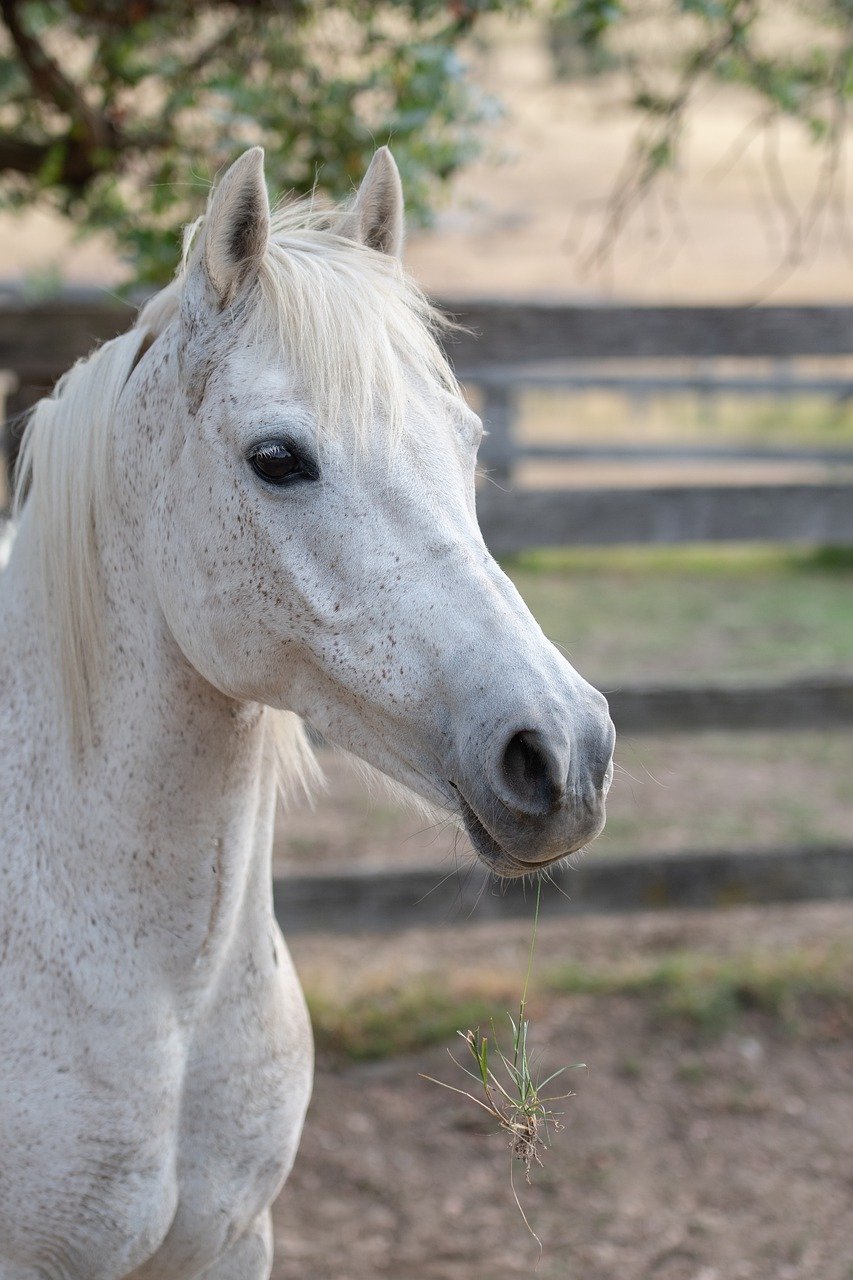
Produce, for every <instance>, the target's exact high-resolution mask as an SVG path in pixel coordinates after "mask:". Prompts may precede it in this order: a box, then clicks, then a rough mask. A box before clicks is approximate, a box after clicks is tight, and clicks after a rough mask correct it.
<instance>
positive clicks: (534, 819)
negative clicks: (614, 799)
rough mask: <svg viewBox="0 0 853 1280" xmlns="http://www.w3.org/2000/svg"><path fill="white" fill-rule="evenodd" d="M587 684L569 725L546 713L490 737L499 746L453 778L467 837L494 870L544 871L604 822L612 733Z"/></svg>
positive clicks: (508, 874)
mask: <svg viewBox="0 0 853 1280" xmlns="http://www.w3.org/2000/svg"><path fill="white" fill-rule="evenodd" d="M587 688H588V689H590V696H589V698H588V699H587V701H586V705H585V706H584V708H583V711H582V714H581V715H579V716H578V717H575V718H574V724H573V726H572V727H568V726H567V725H566V724H565V722H563V723H559V722H557V723H555V720H556V717H554V716H551V717H542V718H541V719H540V721H539V723H538V724H535V723H533V722H531V720H530V719H528V721H527V723H525V724H523V726H522V727H520V728H515V727H513V728H511V729H510V730H509V731H508V732H507V731H506V730H504V732H503V733H499V734H496V735H493V741H494V742H496V749H495V750H489V751H488V752H487V755H486V759H485V760H480V761H478V767H471V768H469V769H466V770H464V771H463V772H462V773H461V774H460V777H459V779H458V780H455V781H454V782H453V786H454V789H455V791H456V794H457V796H458V799H459V812H460V815H461V817H462V821H463V823H464V825H465V830H466V831H467V833H468V836H469V839H470V840H471V843H472V845H473V846H474V849H475V850H476V852H477V854H478V855H479V857H480V858H481V860H482V861H483V862H484V863H485V864H486V865H487V866H488V867H489V869H490V870H491V871H493V872H494V873H495V874H496V875H500V876H505V877H507V878H512V877H516V876H522V875H529V874H531V873H533V872H536V871H541V870H543V869H544V868H545V867H548V866H550V865H551V864H552V863H555V862H559V861H560V859H561V858H565V857H568V855H569V854H571V853H575V852H577V851H578V850H579V849H582V848H583V847H584V846H585V845H588V844H589V843H590V842H591V841H592V840H594V839H595V837H596V836H597V835H599V834H600V832H601V831H602V829H603V827H604V822H605V800H606V798H607V793H608V791H609V789H610V783H611V781H612V778H613V747H614V743H615V736H616V735H615V730H614V727H613V722H612V721H611V719H610V715H609V713H608V708H607V702H606V700H605V699H604V698H603V697H602V695H601V694H599V693H597V692H596V691H595V690H592V689H591V688H590V686H587ZM549 719H550V721H551V723H550V724H549V723H548V720H549Z"/></svg>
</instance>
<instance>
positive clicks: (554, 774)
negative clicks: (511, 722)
mask: <svg viewBox="0 0 853 1280" xmlns="http://www.w3.org/2000/svg"><path fill="white" fill-rule="evenodd" d="M566 772H567V770H566V771H564V770H563V769H562V767H561V764H560V761H559V760H558V758H557V757H556V755H555V754H554V753H553V752H552V751H551V750H549V748H548V747H547V745H546V744H545V742H544V740H543V739H542V738H541V737H540V736H539V734H538V733H536V732H535V730H533V729H522V730H521V732H520V733H515V734H513V736H512V737H511V738H510V740H509V742H508V743H507V745H506V750H505V751H504V757H503V775H504V780H505V782H506V784H507V786H508V787H509V789H510V791H511V792H512V794H513V796H514V797H515V799H516V801H517V803H518V805H519V807H520V808H521V809H523V810H524V811H525V812H526V813H531V814H545V813H553V811H554V810H555V809H556V808H557V806H558V805H559V803H560V800H561V798H562V795H563V788H564V785H565V773H566Z"/></svg>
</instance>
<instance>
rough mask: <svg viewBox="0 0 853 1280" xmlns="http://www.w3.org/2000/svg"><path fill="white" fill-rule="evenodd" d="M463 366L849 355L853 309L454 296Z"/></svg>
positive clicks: (458, 360)
mask: <svg viewBox="0 0 853 1280" xmlns="http://www.w3.org/2000/svg"><path fill="white" fill-rule="evenodd" d="M441 305H442V306H443V307H444V308H445V309H446V310H447V311H449V312H450V313H451V314H452V315H453V316H454V318H455V319H456V320H457V321H458V323H459V324H460V325H461V326H463V330H462V332H457V333H455V334H453V335H452V341H450V342H449V344H448V345H449V350H450V352H451V354H452V357H453V360H454V363H455V364H456V367H457V368H458V369H459V370H461V371H463V372H464V371H465V370H466V369H482V367H483V366H484V365H503V364H511V365H518V364H520V363H521V362H522V361H534V360H535V361H540V360H568V359H571V360H604V359H611V360H618V359H631V360H650V359H660V358H665V359H666V358H677V357H697V358H701V359H719V358H721V357H724V356H725V357H729V356H731V357H736V356H743V357H747V358H761V357H771V358H774V357H775V358H789V357H796V356H849V355H851V354H853V307H844V306H828V307H823V306H818V307H765V306H756V307H692V306H672V307H649V306H636V307H633V306H622V305H614V306H607V305H587V304H584V305H580V306H567V305H565V304H563V303H547V302H506V301H494V302H493V301H470V302H453V301H446V302H444V303H442V304H441Z"/></svg>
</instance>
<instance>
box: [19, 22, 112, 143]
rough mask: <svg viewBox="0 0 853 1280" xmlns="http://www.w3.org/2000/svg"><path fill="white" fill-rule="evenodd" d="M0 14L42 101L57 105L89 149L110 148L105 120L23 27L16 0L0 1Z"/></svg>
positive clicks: (109, 131) (110, 136)
mask: <svg viewBox="0 0 853 1280" xmlns="http://www.w3.org/2000/svg"><path fill="white" fill-rule="evenodd" d="M0 16H2V18H3V21H4V23H5V24H6V28H7V30H8V32H9V35H10V36H11V37H12V40H13V42H14V45H15V48H16V49H17V50H18V53H19V55H20V58H21V62H22V63H23V65H24V67H25V68H26V71H27V74H28V76H29V79H30V83H31V84H32V86H33V88H34V89H35V91H36V93H37V94H38V96H39V97H40V98H41V99H42V101H44V102H48V103H51V104H52V105H53V106H56V107H58V108H59V109H60V111H62V112H64V113H65V114H66V115H67V116H69V117H70V118H71V120H72V122H73V123H74V124H75V125H77V126H78V129H79V130H80V132H81V133H82V135H83V137H82V139H81V141H83V142H84V143H85V145H86V146H87V147H88V148H89V149H90V150H94V149H95V148H98V147H102V148H106V149H110V148H112V146H113V144H114V141H115V138H114V130H113V128H112V126H111V125H110V123H109V121H108V120H106V119H105V118H104V117H103V116H102V115H100V114H99V113H98V112H97V111H94V110H93V109H92V107H91V106H90V105H89V103H88V102H87V101H86V99H85V98H84V97H83V95H82V93H81V92H80V89H79V87H78V86H77V85H76V84H74V82H73V81H72V80H69V79H68V77H67V76H65V75H64V74H63V72H62V71H61V69H60V67H59V65H58V64H57V63H56V62H55V61H54V59H53V58H51V57H50V55H49V54H48V53H47V52H46V51H45V50H44V49H43V48H42V46H41V45H40V44H39V42H38V40H36V38H35V37H34V36H32V35H31V34H30V33H29V32H28V31H27V30H26V29H25V27H24V26H23V24H22V22H21V19H20V14H19V12H18V0H0Z"/></svg>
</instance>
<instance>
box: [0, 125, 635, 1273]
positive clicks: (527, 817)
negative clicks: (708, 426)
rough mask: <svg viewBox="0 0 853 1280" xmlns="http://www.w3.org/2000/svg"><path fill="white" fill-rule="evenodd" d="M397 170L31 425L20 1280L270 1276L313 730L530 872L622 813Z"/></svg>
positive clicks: (26, 452) (179, 286)
mask: <svg viewBox="0 0 853 1280" xmlns="http://www.w3.org/2000/svg"><path fill="white" fill-rule="evenodd" d="M401 239H402V194H401V190H400V182H399V177H398V174H397V169H396V166H395V165H394V162H393V160H392V158H391V156H390V153H389V152H388V151H387V150H385V149H383V150H381V151H379V152H378V153H377V155H376V157H375V158H374V161H373V163H372V164H371V166H370V169H369V171H368V173H367V176H366V177H365V180H364V182H363V184H362V186H361V189H360V191H359V193H358V195H357V196H356V198H355V201H354V202H353V204H352V205H351V206H350V207H349V208H348V209H345V210H341V211H337V212H335V211H333V212H331V213H329V214H327V215H324V216H321V215H319V214H318V213H316V212H314V211H312V210H311V208H310V207H306V206H304V205H298V204H297V205H295V206H290V207H289V208H286V209H285V210H284V211H283V212H282V213H280V214H278V215H277V216H276V217H275V218H274V219H273V220H272V223H271V219H270V211H269V206H268V202H267V195H266V189H265V185H264V178H263V154H262V152H261V151H260V150H259V149H255V150H252V151H248V152H247V153H246V154H245V155H243V156H242V157H241V159H239V160H238V161H237V162H236V164H234V165H233V167H232V168H231V169H230V170H229V171H228V173H227V174H226V175H225V177H224V178H223V180H222V181H221V183H220V185H219V187H218V188H217V190H216V191H215V193H214V194H213V196H212V197H211V200H210V204H209V207H208V212H207V215H206V217H205V219H204V220H203V222H202V223H201V224H199V225H198V227H197V228H196V229H195V234H194V236H193V237H192V238H191V239H190V242H189V245H188V248H187V250H186V252H185V258H184V265H183V267H182V269H181V272H180V274H179V276H178V278H177V280H176V281H175V282H174V284H172V285H171V286H170V287H169V288H168V289H166V290H165V291H164V292H163V293H162V294H160V295H159V296H158V297H157V298H155V299H154V301H153V302H151V303H150V304H149V305H148V306H147V307H146V308H145V309H144V310H143V312H142V314H141V316H140V317H139V319H138V321H137V323H136V325H135V327H134V328H133V329H132V330H131V331H130V332H128V333H126V334H124V335H123V336H121V337H119V338H116V339H115V340H114V341H112V342H109V343H107V344H106V345H105V346H103V347H101V349H100V350H99V351H98V352H97V353H96V354H95V355H93V356H91V357H90V358H89V359H88V360H86V361H84V362H82V363H80V364H78V365H77V366H75V368H74V369H73V370H71V372H70V373H69V374H67V375H66V376H65V377H64V378H63V379H62V380H61V382H60V384H59V386H58V388H57V390H56V392H55V394H54V395H53V396H52V397H51V398H49V399H47V400H45V401H43V402H42V403H41V404H40V405H39V406H38V407H37V408H36V410H35V412H34V414H33V416H32V419H31V421H30V424H29V427H28V431H27V436H26V441H25V444H24V449H23V453H22V460H21V481H20V487H19V493H20V495H21V496H20V498H19V512H20V522H19V532H18V535H17V540H16V543H15V546H14V548H13V551H12V555H11V559H10V562H9V565H8V567H7V569H6V570H5V572H4V575H3V578H2V580H0V724H2V733H3V740H4V742H5V749H4V751H3V753H2V765H0V804H2V809H0V833H2V834H1V835H0V839H1V840H2V846H3V847H2V853H0V974H2V986H0V1090H2V1092H0V1280H122V1278H126V1277H131V1276H132V1277H134V1280H142V1278H143V1277H144V1278H145V1280H149V1278H150V1280H190V1277H204V1278H205V1280H261V1278H262V1277H267V1276H268V1275H269V1273H270V1267H271V1256H272V1234H271V1225H270V1205H271V1203H272V1201H273V1200H274V1198H275V1196H276V1195H277V1194H278V1192H279V1190H280V1188H281V1186H282V1183H283V1181H284V1179H285V1177H286V1175H287V1173H288V1170H289V1169H290V1166H291V1163H292V1161H293V1158H294V1153H295V1151H296V1147H297V1143H298V1140H299V1135H300V1131H301V1128H302V1121H303V1117H304V1115H305V1109H306V1106H307V1103H308V1097H309V1093H310V1089H311V1074H312V1046H311V1034H310V1028H309V1024H308V1018H307V1016H306V1011H305V1005H304V1002H303V998H302V994H301V991H300V988H299V984H298V982H297V979H296V975H295V973H294V970H293V967H292V965H291V961H290V957H289V955H288V952H287V949H286V947H285V945H284V942H283V939H282V938H281V935H280V934H279V931H278V929H277V927H276V923H275V920H274V917H273V912H272V895H271V876H270V856H271V844H272V827H273V808H274V800H275V790H276V779H277V775H278V774H280V772H281V767H282V765H283V766H284V768H285V769H286V771H287V772H289V774H291V775H293V774H297V775H298V774H300V773H301V774H303V775H304V774H306V773H309V772H310V767H311V756H310V752H309V750H308V748H307V746H306V742H305V739H304V737H303V734H302V720H303V719H304V720H307V721H309V722H310V723H311V724H312V725H314V726H316V727H317V728H318V729H319V730H320V731H321V732H322V733H323V734H324V735H325V737H326V738H327V739H329V740H330V741H332V742H335V743H337V744H339V745H341V746H342V747H344V748H346V749H347V750H349V751H351V752H354V753H355V754H356V755H357V756H359V757H361V758H362V759H364V760H365V761H367V762H369V763H370V764H372V765H373V766H375V767H377V768H378V769H380V770H382V771H383V772H384V773H386V774H388V775H390V776H391V777H392V778H393V779H396V780H397V782H399V783H402V784H404V785H405V786H407V787H409V788H413V789H414V790H415V791H416V792H418V793H420V794H421V795H422V796H423V797H425V798H426V799H427V800H428V801H430V802H432V803H433V804H436V805H439V806H442V807H443V809H445V810H447V811H450V812H451V813H453V814H455V815H456V816H457V817H458V818H459V819H460V820H461V822H463V823H464V825H465V827H466V828H467V830H468V833H469V835H470V837H471V839H472V841H473V843H474V846H475V847H476V849H477V851H478V853H479V854H480V856H481V857H482V858H483V859H484V860H485V861H486V863H487V864H488V865H489V866H490V867H491V868H493V870H494V871H495V872H497V873H499V874H500V875H503V876H513V875H517V874H522V873H524V872H529V871H531V870H535V869H537V868H541V867H543V866H546V865H547V864H548V863H550V862H552V861H554V860H555V859H557V858H560V857H562V856H564V855H565V854H566V853H568V852H570V851H572V850H574V849H577V848H579V847H580V846H581V845H583V844H585V843H586V842H587V841H589V840H590V839H591V838H592V837H593V836H595V835H596V834H597V832H598V831H599V830H600V828H601V826H602V825H603V821H604V797H605V794H606V791H607V788H608V786H609V783H610V778H611V772H612V765H611V754H612V748H613V729H612V725H611V723H610V720H609V717H608V714H607V704H606V702H605V700H604V698H603V697H602V696H601V695H600V694H599V693H597V692H596V691H595V690H594V689H592V688H591V687H590V685H588V684H587V683H585V681H584V680H582V679H581V678H580V676H578V675H577V674H576V672H575V671H574V670H573V669H572V667H570V666H569V664H568V663H567V662H566V661H565V660H564V659H563V658H562V657H561V656H560V654H559V653H557V651H556V650H555V649H554V648H553V647H552V645H550V644H549V643H548V641H547V640H546V639H545V638H544V636H543V635H542V633H541V631H540V630H539V628H538V626H537V625H536V623H535V622H534V620H533V618H532V617H531V616H530V614H529V613H528V611H527V609H526V608H525V606H524V604H523V603H522V601H521V599H520V598H519V596H518V595H517V594H516V592H515V590H514V589H513V587H512V586H511V584H510V583H509V582H508V581H507V579H506V578H505V577H504V575H503V574H502V573H501V571H500V570H499V569H498V567H497V565H496V564H495V562H494V561H493V560H492V559H491V557H490V556H489V554H488V552H487V550H486V547H485V546H484V544H483V541H482V538H481V536H480V533H479V530H478V527H477V521H476V517H475V513H474V459H475V454H476V449H477V442H478V440H479V438H480V433H481V430H480V425H479V422H478V421H477V419H476V417H475V416H474V415H473V414H472V413H471V412H470V411H469V410H468V409H467V408H466V406H465V404H464V402H463V400H462V399H461V397H460V394H459V391H458V388H457V386H456V383H455V381H454V378H453V375H452V373H451V372H450V370H449V368H448V366H447V364H446V362H445V359H444V357H443V355H442V353H441V350H440V348H439V346H438V343H437V341H436V339H435V336H434V326H435V321H436V318H435V316H434V315H433V313H432V312H431V310H430V308H429V306H428V304H427V303H426V302H425V300H424V298H423V297H422V295H421V294H419V293H418V292H417V290H416V289H415V288H414V286H413V285H412V284H411V283H409V282H408V281H407V280H406V278H405V276H404V275H403V273H402V269H401V267H400V264H399V252H400V246H401Z"/></svg>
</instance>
